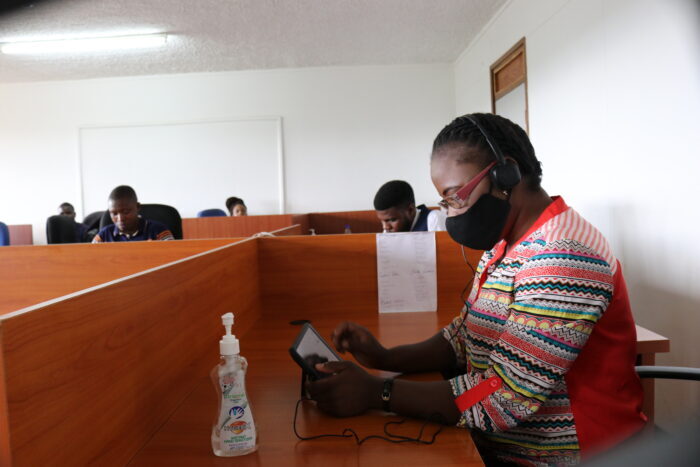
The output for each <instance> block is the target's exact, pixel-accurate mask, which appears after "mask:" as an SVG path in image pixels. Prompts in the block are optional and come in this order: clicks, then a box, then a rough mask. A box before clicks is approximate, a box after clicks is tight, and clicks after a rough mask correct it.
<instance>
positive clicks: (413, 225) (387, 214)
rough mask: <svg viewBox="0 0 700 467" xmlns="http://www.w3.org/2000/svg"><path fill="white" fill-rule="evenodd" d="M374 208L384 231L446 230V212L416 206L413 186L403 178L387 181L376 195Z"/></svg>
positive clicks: (422, 205)
mask: <svg viewBox="0 0 700 467" xmlns="http://www.w3.org/2000/svg"><path fill="white" fill-rule="evenodd" d="M374 209H375V210H376V211H377V217H378V218H379V220H380V221H381V222H382V228H383V229H384V232H421V231H431V232H434V231H436V230H445V214H444V213H443V212H442V211H439V210H431V209H428V208H427V207H426V206H425V204H421V205H420V206H418V207H416V200H415V198H414V197H413V188H411V185H409V184H408V183H407V182H404V181H403V180H392V181H390V182H386V183H385V184H384V185H382V186H381V188H379V191H377V194H376V195H375V196H374Z"/></svg>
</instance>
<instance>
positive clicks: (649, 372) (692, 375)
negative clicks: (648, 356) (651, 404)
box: [635, 366, 700, 381]
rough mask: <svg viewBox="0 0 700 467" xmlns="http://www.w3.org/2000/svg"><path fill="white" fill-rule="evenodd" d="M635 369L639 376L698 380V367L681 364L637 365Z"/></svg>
mask: <svg viewBox="0 0 700 467" xmlns="http://www.w3.org/2000/svg"><path fill="white" fill-rule="evenodd" d="M635 369H636V370H637V374H638V375H639V377H640V378H658V379H684V380H688V381H700V368H689V367H683V366H638V367H636V368H635Z"/></svg>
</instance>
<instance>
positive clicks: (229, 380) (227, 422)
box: [219, 371, 256, 452]
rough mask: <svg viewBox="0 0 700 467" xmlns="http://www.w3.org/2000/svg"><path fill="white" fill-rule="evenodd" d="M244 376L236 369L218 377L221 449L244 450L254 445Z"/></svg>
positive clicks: (252, 424) (254, 434)
mask: <svg viewBox="0 0 700 467" xmlns="http://www.w3.org/2000/svg"><path fill="white" fill-rule="evenodd" d="M244 376H245V373H244V372H243V371H236V372H232V373H228V374H225V375H223V376H221V377H220V378H219V384H220V385H221V394H222V398H223V400H222V401H221V414H220V415H219V432H220V433H221V435H220V440H221V450H222V451H226V452H232V451H246V450H249V449H253V448H254V447H255V442H256V439H255V438H256V431H255V422H254V421H253V414H252V412H251V410H250V406H249V405H248V398H247V397H246V393H245V384H244V381H245V380H244Z"/></svg>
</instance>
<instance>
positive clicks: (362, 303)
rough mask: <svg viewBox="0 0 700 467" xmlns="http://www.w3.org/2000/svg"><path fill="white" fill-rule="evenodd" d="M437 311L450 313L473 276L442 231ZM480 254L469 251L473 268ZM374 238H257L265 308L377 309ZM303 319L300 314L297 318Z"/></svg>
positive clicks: (342, 311)
mask: <svg viewBox="0 0 700 467" xmlns="http://www.w3.org/2000/svg"><path fill="white" fill-rule="evenodd" d="M436 248H437V278H438V307H439V308H442V307H447V308H448V309H450V310H453V311H455V313H456V312H457V311H458V310H459V309H460V308H461V305H460V303H461V302H460V300H461V299H460V294H461V291H462V289H463V288H464V286H465V285H466V284H467V283H468V282H469V281H470V280H471V277H472V273H471V270H470V269H469V267H468V266H467V265H466V264H464V259H463V258H462V253H461V252H460V249H459V246H458V245H457V244H456V243H455V242H454V241H452V239H450V238H449V236H448V234H447V232H436ZM480 256H481V253H480V252H476V251H471V250H468V252H467V259H468V260H469V261H470V262H471V263H472V264H476V262H477V261H478V259H479V257H480ZM376 262H377V260H376V239H375V235H369V234H363V235H331V236H315V237H314V236H307V237H289V238H262V239H260V271H261V278H260V283H261V287H262V290H263V303H264V307H263V309H264V310H266V311H267V310H270V311H272V310H277V309H282V308H285V309H292V310H296V311H298V312H299V313H300V314H303V312H304V311H305V310H309V309H312V310H313V309H323V310H324V311H325V312H326V313H330V314H334V315H336V316H342V315H343V314H345V313H348V312H354V311H359V310H373V311H375V312H376V311H377V264H376ZM300 317H303V316H300Z"/></svg>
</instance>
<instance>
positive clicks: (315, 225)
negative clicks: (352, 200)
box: [309, 211, 382, 235]
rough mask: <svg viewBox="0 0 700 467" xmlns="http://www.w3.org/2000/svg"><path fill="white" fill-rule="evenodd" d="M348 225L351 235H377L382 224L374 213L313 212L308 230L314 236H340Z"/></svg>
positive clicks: (310, 215)
mask: <svg viewBox="0 0 700 467" xmlns="http://www.w3.org/2000/svg"><path fill="white" fill-rule="evenodd" d="M346 225H349V226H350V230H352V233H377V232H381V231H382V223H381V222H380V221H379V219H377V213H376V211H343V212H314V213H311V214H309V228H311V229H314V230H315V231H316V234H318V235H323V234H341V233H344V232H345V226H346Z"/></svg>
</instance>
